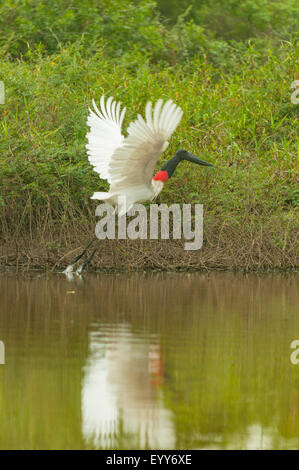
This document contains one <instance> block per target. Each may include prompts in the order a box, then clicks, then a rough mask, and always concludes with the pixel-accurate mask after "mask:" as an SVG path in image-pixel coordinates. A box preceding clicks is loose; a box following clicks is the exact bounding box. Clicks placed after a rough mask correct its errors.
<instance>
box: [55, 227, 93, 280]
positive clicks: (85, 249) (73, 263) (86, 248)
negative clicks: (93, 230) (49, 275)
mask: <svg viewBox="0 0 299 470" xmlns="http://www.w3.org/2000/svg"><path fill="white" fill-rule="evenodd" d="M96 239H97V237H96V236H95V235H94V237H93V239H92V240H90V242H88V243H87V245H86V247H85V248H84V250H83V251H82V252H81V253H80V254H79V255H77V256H76V257H75V258H74V259H73V261H72V262H71V264H69V265H68V267H67V268H66V269H65V270H64V271H63V273H64V274H67V275H68V274H70V273H72V272H73V270H74V265H75V264H76V263H77V261H79V259H81V258H82V256H83V255H85V253H86V251H87V250H88V248H89V247H90V246H91V245H92V244H93V242H94V241H95V240H96Z"/></svg>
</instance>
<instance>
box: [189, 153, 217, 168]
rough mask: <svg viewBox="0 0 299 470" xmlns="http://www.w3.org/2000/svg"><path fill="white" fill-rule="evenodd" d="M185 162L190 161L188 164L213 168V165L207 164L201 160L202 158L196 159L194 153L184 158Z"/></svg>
mask: <svg viewBox="0 0 299 470" xmlns="http://www.w3.org/2000/svg"><path fill="white" fill-rule="evenodd" d="M184 160H188V162H192V163H196V164H197V165H202V166H213V165H212V164H211V163H208V162H205V161H204V160H201V159H200V158H197V157H194V155H192V153H188V155H186V157H184Z"/></svg>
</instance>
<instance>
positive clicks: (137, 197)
mask: <svg viewBox="0 0 299 470" xmlns="http://www.w3.org/2000/svg"><path fill="white" fill-rule="evenodd" d="M93 106H94V110H95V112H94V111H92V110H90V114H89V117H88V121H87V124H88V125H89V126H90V132H89V133H88V134H87V138H88V144H87V146H86V147H87V150H88V158H89V161H90V163H91V164H92V165H93V167H94V170H95V171H96V172H97V173H99V175H100V177H101V178H103V179H107V180H108V182H109V183H110V191H109V193H94V195H93V196H92V198H93V199H100V200H101V199H105V200H107V202H111V203H113V204H115V205H117V199H118V196H119V195H122V196H126V197H127V199H128V201H127V204H126V207H122V208H121V212H124V211H126V210H128V207H130V206H131V205H132V204H134V203H135V202H144V201H146V200H148V199H151V198H153V197H155V196H156V195H157V192H160V191H161V189H162V187H163V184H162V185H160V184H152V177H153V172H154V168H155V165H156V162H157V160H158V158H159V156H160V154H161V153H162V152H163V151H164V150H165V149H166V147H167V145H168V139H169V138H170V136H171V134H172V133H173V132H174V130H175V128H176V127H177V125H178V124H179V122H180V120H181V118H182V115H183V112H182V110H181V108H179V107H178V106H176V105H175V104H174V103H173V102H172V101H171V100H168V101H167V102H166V103H165V104H164V106H163V101H162V100H161V99H160V100H158V101H157V103H156V105H155V107H154V109H152V103H151V102H150V101H149V102H148V103H147V104H146V108H145V120H144V118H143V117H142V116H141V115H138V116H137V119H136V120H135V121H134V122H131V123H130V125H129V127H128V130H127V131H128V137H126V138H124V137H123V135H122V133H121V126H122V122H123V119H124V115H125V108H124V109H123V110H122V111H121V112H120V103H116V102H115V101H114V100H113V98H112V97H110V98H108V99H107V101H106V103H105V98H104V96H102V97H101V100H100V108H101V111H99V109H98V108H97V106H96V104H95V103H94V102H93ZM105 194H106V196H104V195H105Z"/></svg>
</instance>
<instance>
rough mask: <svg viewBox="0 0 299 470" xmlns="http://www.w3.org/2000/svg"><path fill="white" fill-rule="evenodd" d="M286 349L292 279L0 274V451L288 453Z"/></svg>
mask: <svg viewBox="0 0 299 470" xmlns="http://www.w3.org/2000/svg"><path fill="white" fill-rule="evenodd" d="M296 339H298V340H299V291H298V275H296V274H292V275H280V274H272V275H263V276H258V275H235V274H232V273H212V274H198V273H195V274H193V273H191V274H129V275H128V274H119V275H100V274H86V275H85V276H84V277H83V278H82V279H79V278H74V279H73V280H67V279H65V278H64V276H62V275H59V274H56V275H45V274H30V275H27V276H26V277H20V276H19V277H17V276H15V275H14V274H1V275H0V340H1V341H2V343H1V344H2V346H4V347H5V358H2V359H5V364H1V365H0V423H1V426H0V449H146V448H149V449H159V448H160V449H296V448H297V449H298V448H299V364H298V365H296V364H293V363H292V362H291V360H290V358H291V354H292V352H293V350H292V349H291V343H292V341H293V340H296ZM298 344H299V342H298ZM2 349H3V348H2ZM0 359H1V358H0ZM295 359H296V354H295ZM298 359H299V354H298ZM293 362H294V361H293Z"/></svg>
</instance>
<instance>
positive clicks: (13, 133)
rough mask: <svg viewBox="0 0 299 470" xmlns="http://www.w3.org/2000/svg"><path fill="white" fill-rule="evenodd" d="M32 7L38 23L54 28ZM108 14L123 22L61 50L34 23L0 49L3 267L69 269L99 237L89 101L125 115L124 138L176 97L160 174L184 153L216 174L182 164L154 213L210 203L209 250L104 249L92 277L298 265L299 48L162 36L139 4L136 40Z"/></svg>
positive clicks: (194, 35)
mask: <svg viewBox="0 0 299 470" xmlns="http://www.w3.org/2000/svg"><path fill="white" fill-rule="evenodd" d="M29 4H30V5H29ZM28 5H29V6H30V8H32V11H31V10H30V8H29V6H28V8H29V10H30V11H29V10H28V12H27V13H28V18H30V21H32V22H33V23H34V22H37V23H36V24H37V25H39V23H38V21H43V20H46V18H44V17H43V16H42V17H39V16H38V15H39V14H40V15H42V11H40V12H39V13H38V12H36V10H35V6H34V5H35V4H34V3H32V4H31V3H30V2H29V3H28ZM56 7H57V8H58V9H59V8H60V7H61V8H62V6H61V5H60V3H58V2H57V4H56ZM101 8H108V9H109V8H112V9H113V15H116V16H113V15H112V13H111V12H110V13H111V14H110V13H109V12H108V13H109V14H108V13H107V15H106V17H105V18H106V21H107V23H105V24H94V30H92V31H90V32H89V33H88V34H89V36H88V34H87V32H86V34H85V35H83V36H82V37H81V35H80V34H79V33H78V34H77V35H76V34H74V35H70V34H71V33H69V36H67V38H66V37H65V36H64V27H62V26H61V25H60V26H59V25H56V26H57V29H56V30H55V31H56V32H55V34H56V36H57V38H59V41H58V43H57V40H56V39H55V41H54V42H53V38H54V36H53V34H52V33H51V32H49V33H48V32H46V31H48V29H47V28H44V29H43V28H41V27H40V25H39V26H36V30H35V29H34V27H33V26H32V28H29V29H26V28H25V30H24V31H23V30H22V31H23V32H22V34H24V38H25V36H26V38H27V39H28V41H25V39H24V38H23V40H22V41H21V40H20V39H18V38H20V37H21V36H18V35H15V36H12V37H11V39H10V42H7V41H6V42H5V41H4V39H3V41H2V42H1V40H0V59H1V70H0V80H3V82H4V84H5V104H4V105H1V106H0V121H1V139H0V247H1V248H0V265H1V266H10V265H12V266H15V267H17V268H19V267H25V268H26V269H27V268H29V267H40V268H46V269H53V268H55V269H56V268H63V267H65V266H66V265H67V264H68V263H69V262H70V260H71V259H72V257H73V256H74V255H75V254H77V253H78V252H79V251H80V249H82V247H83V246H85V244H86V242H87V241H88V240H89V239H90V238H91V236H92V234H93V232H94V226H95V223H96V220H95V216H94V213H95V208H96V203H95V201H91V200H90V196H91V195H92V194H93V193H94V191H106V190H107V189H108V185H107V182H106V181H102V180H100V178H99V177H98V175H97V174H96V173H95V172H94V171H93V169H92V167H91V165H90V164H89V162H88V159H87V154H86V148H85V145H86V132H87V130H88V129H87V125H86V119H87V114H88V107H89V106H90V105H91V102H92V99H93V98H94V99H95V101H96V102H97V103H98V102H99V99H100V97H101V95H102V94H103V93H105V94H106V96H109V95H113V96H114V98H115V99H116V100H120V101H121V102H122V103H123V105H124V106H126V107H127V114H126V117H125V121H124V129H126V128H127V126H128V125H129V123H130V121H132V120H134V119H135V118H136V116H137V113H141V114H143V113H144V108H145V104H146V102H147V101H148V100H151V101H153V102H156V101H157V100H158V99H159V98H162V99H164V100H167V99H172V100H173V101H174V102H175V103H177V104H178V105H179V106H181V107H182V108H183V110H184V115H183V119H182V121H181V123H180V125H179V126H178V128H177V130H176V131H175V133H174V135H173V137H172V138H171V139H170V145H169V147H168V149H167V152H165V154H163V155H162V157H161V159H160V161H159V162H158V163H157V167H156V169H157V170H158V169H159V168H161V166H162V165H163V164H164V163H165V161H166V160H168V159H169V158H170V157H172V156H173V155H174V153H175V152H176V151H177V150H178V149H179V148H185V149H186V150H188V151H190V152H192V153H193V154H194V155H197V156H199V157H200V158H202V159H204V160H206V161H208V162H211V163H212V164H213V165H214V166H213V168H194V166H192V165H188V164H187V163H186V164H185V165H181V166H179V167H178V169H177V171H176V174H175V176H174V177H173V178H171V179H170V180H169V181H168V182H167V183H166V184H165V187H164V189H163V191H162V193H161V194H160V196H159V199H158V201H157V202H158V203H165V204H168V205H171V204H174V203H176V204H184V203H191V204H192V203H194V204H198V203H199V204H203V207H204V244H203V248H202V249H201V250H199V251H196V252H186V251H184V250H183V247H182V243H181V242H178V241H152V242H151V241H134V242H126V241H111V242H109V241H107V242H104V243H103V245H102V247H101V249H100V251H99V254H98V255H97V257H96V258H95V260H94V263H93V265H92V267H93V268H101V269H102V268H103V269H107V270H112V269H116V270H117V269H125V270H127V269H167V270H172V269H173V270H181V269H206V268H209V269H246V270H248V269H276V268H277V269H291V268H294V267H295V266H298V265H299V262H298V246H299V243H298V241H299V240H298V237H299V223H298V219H299V218H298V204H299V189H298V135H299V119H298V112H299V105H298V104H297V105H296V104H293V103H292V102H291V92H292V90H291V88H290V87H291V83H292V81H293V80H294V79H295V77H296V76H297V74H298V60H299V46H298V41H297V39H296V37H294V39H292V38H291V36H290V37H289V40H288V41H284V40H281V39H279V38H278V37H272V36H271V37H270V36H269V37H266V36H263V37H259V38H255V39H252V40H250V41H247V40H244V41H241V40H238V41H224V40H221V39H220V38H217V39H216V38H214V37H212V36H210V35H209V32H208V31H206V30H205V31H203V29H202V28H201V27H200V26H198V25H196V24H195V23H192V22H191V23H190V22H185V20H184V19H183V18H181V19H180V20H178V23H177V24H176V25H175V26H173V27H170V26H169V27H166V26H165V24H162V23H159V19H158V17H156V16H153V12H152V8H154V7H153V6H151V7H149V8H150V9H149V11H147V10H146V9H145V10H142V12H140V15H141V14H142V15H144V17H142V18H141V17H140V18H136V17H135V16H134V15H131V13H132V11H133V4H131V3H130V4H129V3H128V6H126V7H124V6H123V8H128V9H129V10H128V12H129V13H130V12H131V13H130V14H129V13H128V12H127V13H128V18H129V20H130V21H131V22H130V21H129V20H128V21H129V22H128V24H126V28H129V33H128V30H127V29H126V28H125V29H122V28H123V18H122V16H121V15H120V10H119V8H117V2H114V3H113V4H112V3H110V2H109V3H108V4H107V5H106V6H102V7H101ZM7 11H8V10H7ZM7 11H6V10H5V12H6V13H7ZM109 11H110V10H109ZM6 13H5V14H6ZM29 13H30V14H29ZM87 13H88V12H87ZM7 14H8V13H7ZM88 14H89V13H88ZM34 15H37V16H34ZM74 15H75V13H74ZM117 15H120V17H118V16H117ZM92 17H93V18H94V15H93V16H92ZM80 18H81V17H80ZM80 18H79V17H78V18H77V20H78V21H79V20H80V21H81V19H80ZM113 18H114V19H113ZM115 18H118V20H117V21H118V22H117V21H116V19H115ZM112 19H113V21H115V22H113V21H112ZM9 21H11V28H13V27H14V25H15V24H16V23H15V22H13V19H12V18H11V16H9V15H8V16H7V22H9ZM28 21H29V19H28ZM74 21H75V16H74ZM80 21H79V23H80ZM109 21H112V23H111V24H110V23H109ZM136 22H137V23H138V22H139V23H140V24H142V28H141V27H139V26H138V25H137V24H136ZM139 23H138V24H139ZM18 24H19V23H18ZM34 24H35V23H34ZM88 24H89V23H88ZM90 24H92V23H90ZM80 25H81V23H80ZM81 26H82V25H81ZM18 27H19V26H18ZM60 27H61V28H60ZM59 28H60V29H59ZM109 28H110V29H109ZM119 28H120V30H119ZM140 28H141V29H140ZM70 29H71V30H72V31H73V29H74V28H73V27H71V28H70ZM34 31H36V34H35V33H34ZM43 31H44V33H43V34H44V35H43V34H42V33H41V32H43ZM111 31H112V32H113V35H112V36H111V34H110V33H111ZM136 31H137V32H136ZM116 33H117V34H116ZM20 34H21V33H20ZM30 34H31V35H32V37H31V36H30ZM290 34H291V33H290ZM28 35H29V36H30V37H29V36H28ZM59 35H60V36H59ZM1 37H2V36H1V34H0V39H1ZM30 38H31V39H30ZM68 38H69V39H68ZM91 38H93V41H91ZM109 38H112V39H113V40H111V41H110V42H109V41H108V39H109ZM39 41H40V42H39ZM125 41H126V42H125ZM124 132H125V131H124Z"/></svg>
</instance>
